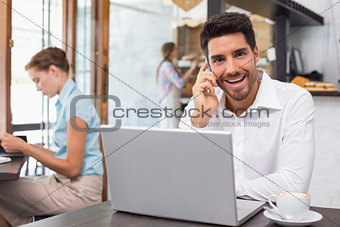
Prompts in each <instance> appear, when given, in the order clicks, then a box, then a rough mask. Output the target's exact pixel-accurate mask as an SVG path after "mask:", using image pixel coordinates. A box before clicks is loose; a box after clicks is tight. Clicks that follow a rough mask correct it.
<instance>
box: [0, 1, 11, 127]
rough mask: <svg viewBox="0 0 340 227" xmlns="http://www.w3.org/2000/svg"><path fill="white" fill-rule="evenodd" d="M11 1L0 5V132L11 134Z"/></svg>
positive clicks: (2, 2)
mask: <svg viewBox="0 0 340 227" xmlns="http://www.w3.org/2000/svg"><path fill="white" fill-rule="evenodd" d="M11 8H12V0H2V1H1V3H0V31H1V32H0V132H8V133H11V132H12V114H11V90H10V88H11V47H12V44H13V43H12V42H13V41H12V40H11V38H12V28H11V26H12V10H11Z"/></svg>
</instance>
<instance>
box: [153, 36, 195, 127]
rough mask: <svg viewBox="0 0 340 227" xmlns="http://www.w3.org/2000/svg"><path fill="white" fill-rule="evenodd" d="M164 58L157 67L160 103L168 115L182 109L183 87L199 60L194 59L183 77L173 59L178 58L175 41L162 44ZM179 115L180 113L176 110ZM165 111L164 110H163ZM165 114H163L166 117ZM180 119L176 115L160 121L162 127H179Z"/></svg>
mask: <svg viewBox="0 0 340 227" xmlns="http://www.w3.org/2000/svg"><path fill="white" fill-rule="evenodd" d="M161 51H162V55H163V60H162V61H161V63H160V64H159V66H158V68H157V87H158V97H159V98H158V103H159V104H160V105H161V106H162V107H163V108H166V109H167V115H168V116H169V115H174V111H175V110H176V109H181V89H182V88H184V86H185V83H186V82H187V81H188V80H189V76H190V75H191V74H192V73H193V71H194V70H195V69H196V68H197V65H198V60H197V59H196V60H194V61H192V64H191V67H190V68H189V69H188V70H187V71H186V72H185V74H184V75H183V76H182V77H181V76H180V73H179V72H178V70H177V68H176V67H175V65H174V64H173V60H174V59H175V58H178V48H177V47H176V45H175V43H173V42H169V43H164V44H163V46H162V49H161ZM176 112H177V114H178V117H180V113H179V112H178V111H176ZM163 113H164V112H163ZM164 117H165V115H163V116H162V118H164ZM178 123H179V120H178V119H177V118H176V117H175V116H172V117H166V118H165V119H163V120H161V121H160V122H159V127H161V128H177V127H178Z"/></svg>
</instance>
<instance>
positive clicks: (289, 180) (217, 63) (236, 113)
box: [179, 13, 315, 200]
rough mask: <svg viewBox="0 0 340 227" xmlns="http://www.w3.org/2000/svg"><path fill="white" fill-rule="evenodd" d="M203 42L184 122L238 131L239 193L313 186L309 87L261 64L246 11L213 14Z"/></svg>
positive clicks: (261, 194)
mask: <svg viewBox="0 0 340 227" xmlns="http://www.w3.org/2000/svg"><path fill="white" fill-rule="evenodd" d="M201 47H202V50H203V52H204V54H205V56H206V58H207V63H206V64H204V65H203V66H202V68H201V69H200V72H199V73H198V75H197V79H196V83H195V85H194V86H193V88H192V92H193V98H192V99H191V101H190V102H189V104H188V106H187V107H186V111H185V112H186V113H193V114H191V115H190V116H189V115H185V116H183V117H182V119H181V122H180V124H179V127H180V128H189V129H190V128H191V129H192V128H197V129H196V130H225V131H230V132H231V133H232V136H233V155H234V169H235V181H236V182H235V183H236V193H237V195H238V196H239V197H243V198H251V199H256V200H267V197H268V196H269V195H271V194H273V193H278V192H282V191H288V192H290V191H298V192H306V191H308V188H309V184H310V179H311V175H312V170H313V163H314V155H315V144H314V106H313V100H312V97H311V95H310V93H309V92H307V91H306V90H305V89H302V88H300V87H298V86H296V85H293V84H289V83H283V82H280V81H276V80H273V79H271V78H270V77H269V76H268V75H267V74H266V72H264V71H263V70H257V69H256V63H257V62H258V60H259V53H258V48H257V46H256V41H255V35H254V31H253V27H252V24H251V21H250V19H249V17H248V16H247V15H245V14H239V13H222V14H219V15H217V16H214V17H212V18H211V19H209V20H208V21H207V22H206V24H205V25H204V28H203V30H202V32H201ZM190 110H193V111H190ZM202 139H203V138H202ZM210 142H211V141H208V140H207V143H210ZM216 149H217V150H220V148H219V147H218V145H217V146H216ZM212 164H213V163H212Z"/></svg>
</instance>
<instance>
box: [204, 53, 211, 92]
mask: <svg viewBox="0 0 340 227" xmlns="http://www.w3.org/2000/svg"><path fill="white" fill-rule="evenodd" d="M204 62H205V63H206V64H207V68H206V69H205V71H206V72H211V68H210V66H209V62H208V60H207V59H205V60H204ZM209 83H210V84H211V86H212V83H211V82H210V81H209ZM206 91H207V92H208V93H210V89H209V88H206Z"/></svg>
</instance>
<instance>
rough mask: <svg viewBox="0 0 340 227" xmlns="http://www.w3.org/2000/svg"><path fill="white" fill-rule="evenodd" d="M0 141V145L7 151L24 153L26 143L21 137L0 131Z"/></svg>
mask: <svg viewBox="0 0 340 227" xmlns="http://www.w3.org/2000/svg"><path fill="white" fill-rule="evenodd" d="M0 141H1V146H2V147H3V148H4V150H5V151H6V152H8V153H14V152H23V153H24V151H25V148H26V147H27V145H28V144H27V143H26V142H25V141H23V140H22V139H20V138H18V137H15V136H13V135H11V134H8V133H1V134H0Z"/></svg>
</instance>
